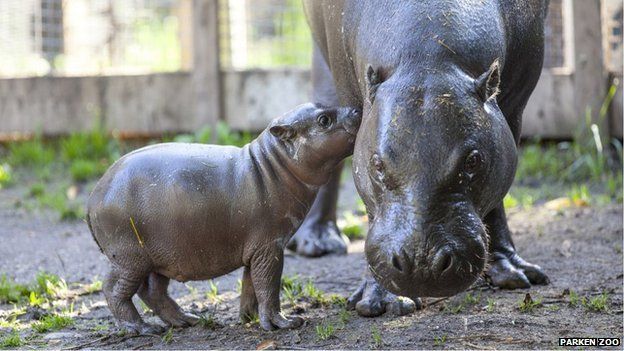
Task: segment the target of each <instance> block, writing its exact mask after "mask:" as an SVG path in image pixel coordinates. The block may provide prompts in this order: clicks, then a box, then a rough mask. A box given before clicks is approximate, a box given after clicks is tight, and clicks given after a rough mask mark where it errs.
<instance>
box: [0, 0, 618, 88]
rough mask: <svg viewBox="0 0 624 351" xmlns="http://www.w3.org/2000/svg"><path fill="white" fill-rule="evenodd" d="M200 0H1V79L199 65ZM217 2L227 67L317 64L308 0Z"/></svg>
mask: <svg viewBox="0 0 624 351" xmlns="http://www.w3.org/2000/svg"><path fill="white" fill-rule="evenodd" d="M192 1H193V0H0V77H17V76H32V75H35V76H37V75H46V74H52V75H99V74H133V73H150V72H168V71H178V70H184V69H191V65H192V63H191V57H192V55H191V51H192V47H190V46H191V44H190V43H191V42H192V41H191V38H190V36H191V32H192V31H191V29H189V28H190V26H191V24H190V22H191V17H192V16H191V14H192V13H191V12H190V11H192V10H191V9H192ZM206 1H208V0H206ZM215 1H219V48H218V50H219V51H220V52H219V54H220V60H221V66H222V67H223V68H225V69H241V70H242V69H253V68H274V67H283V66H298V67H309V65H310V61H311V56H312V54H311V51H312V39H311V36H310V32H309V28H308V26H307V22H306V19H305V15H304V12H303V8H302V3H301V1H300V0H215ZM563 3H564V0H551V1H550V9H549V16H548V18H547V23H546V27H545V38H546V47H545V57H544V67H545V68H552V67H561V66H563V65H564V64H565V62H566V60H565V57H564V54H565V44H566V41H565V40H564V39H565V38H564V21H565V20H566V19H564V15H563V11H562V10H563V9H562V6H563V5H562V4H563ZM609 4H615V6H611V7H613V8H615V9H614V10H609V11H607V12H605V13H604V14H603V17H604V18H605V21H604V22H605V24H604V26H605V27H606V28H607V29H605V31H604V32H603V33H604V35H605V38H606V39H605V40H606V43H607V44H605V51H606V53H605V60H606V64H607V65H608V67H609V69H611V70H616V71H618V70H619V71H621V60H622V58H621V57H622V54H621V51H622V49H621V42H622V18H621V17H622V5H621V1H618V0H609V1H607V5H609ZM618 4H619V8H618V7H617V5H618ZM618 11H619V12H618Z"/></svg>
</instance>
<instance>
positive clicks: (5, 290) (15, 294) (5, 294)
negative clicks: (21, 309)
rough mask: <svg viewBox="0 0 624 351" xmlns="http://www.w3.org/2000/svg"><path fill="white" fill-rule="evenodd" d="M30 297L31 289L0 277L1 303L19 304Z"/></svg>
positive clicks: (3, 276)
mask: <svg viewBox="0 0 624 351" xmlns="http://www.w3.org/2000/svg"><path fill="white" fill-rule="evenodd" d="M29 295H30V289H29V288H28V287H27V286H26V285H23V284H18V283H16V282H15V281H13V280H12V279H10V278H8V277H7V276H6V274H3V275H2V276H0V303H17V302H20V301H22V300H23V299H24V298H26V297H28V296H29Z"/></svg>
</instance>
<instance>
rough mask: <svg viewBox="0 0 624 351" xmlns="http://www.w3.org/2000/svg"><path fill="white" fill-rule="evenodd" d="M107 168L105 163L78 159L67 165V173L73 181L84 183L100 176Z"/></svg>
mask: <svg viewBox="0 0 624 351" xmlns="http://www.w3.org/2000/svg"><path fill="white" fill-rule="evenodd" d="M107 168H108V163H106V162H101V161H92V160H84V159H78V160H74V161H72V162H71V164H70V165H69V173H70V174H71V177H72V179H73V180H74V181H76V182H84V181H87V180H89V179H93V178H96V177H99V176H101V175H102V174H104V172H106V169H107Z"/></svg>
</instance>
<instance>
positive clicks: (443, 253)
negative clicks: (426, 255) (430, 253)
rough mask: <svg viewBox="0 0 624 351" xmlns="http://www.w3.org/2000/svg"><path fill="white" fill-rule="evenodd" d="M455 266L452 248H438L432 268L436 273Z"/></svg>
mask: <svg viewBox="0 0 624 351" xmlns="http://www.w3.org/2000/svg"><path fill="white" fill-rule="evenodd" d="M452 266H453V254H452V252H451V250H450V249H448V248H442V249H440V250H438V252H437V253H436V255H435V256H434V257H433V261H432V262H431V268H432V270H433V272H434V273H435V274H438V275H440V274H442V273H444V272H446V271H447V270H449V269H450V268H451V267H452Z"/></svg>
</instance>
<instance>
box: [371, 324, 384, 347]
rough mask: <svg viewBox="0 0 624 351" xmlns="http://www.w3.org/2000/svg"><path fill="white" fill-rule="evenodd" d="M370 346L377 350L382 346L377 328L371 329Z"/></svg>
mask: <svg viewBox="0 0 624 351" xmlns="http://www.w3.org/2000/svg"><path fill="white" fill-rule="evenodd" d="M371 344H372V346H373V347H374V348H376V349H378V348H381V347H382V346H383V340H382V338H381V332H379V329H377V327H375V326H373V327H371Z"/></svg>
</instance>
